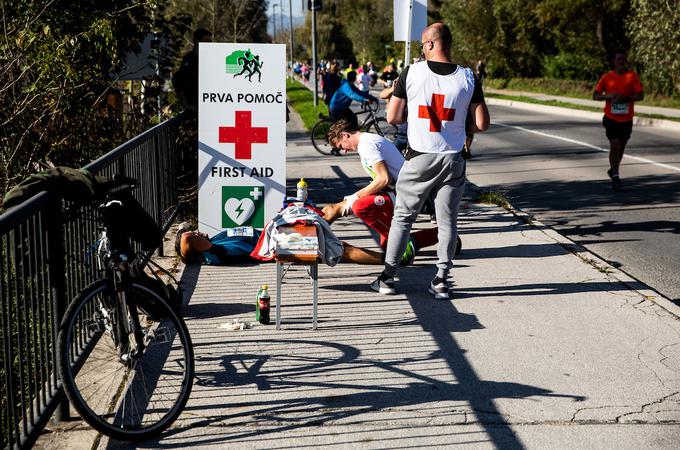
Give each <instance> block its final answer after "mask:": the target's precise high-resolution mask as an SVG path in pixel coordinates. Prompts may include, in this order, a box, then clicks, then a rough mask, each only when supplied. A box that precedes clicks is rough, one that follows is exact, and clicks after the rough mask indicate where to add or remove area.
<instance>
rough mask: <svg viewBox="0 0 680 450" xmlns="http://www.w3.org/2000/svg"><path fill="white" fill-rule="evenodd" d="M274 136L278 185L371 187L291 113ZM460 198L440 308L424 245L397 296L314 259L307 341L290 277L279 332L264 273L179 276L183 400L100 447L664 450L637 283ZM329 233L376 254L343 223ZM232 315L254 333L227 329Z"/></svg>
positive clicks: (300, 297)
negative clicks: (184, 338)
mask: <svg viewBox="0 0 680 450" xmlns="http://www.w3.org/2000/svg"><path fill="white" fill-rule="evenodd" d="M294 116H295V115H294ZM288 136H289V142H288V147H287V151H288V177H289V182H288V186H289V188H292V187H293V186H294V184H295V181H296V180H297V179H298V178H299V177H305V179H307V180H308V182H309V184H310V197H311V199H313V200H315V201H317V202H319V203H321V202H326V201H332V200H338V199H341V198H342V196H343V195H346V194H348V193H351V192H354V190H355V189H356V187H357V186H362V185H364V184H365V183H367V182H368V179H367V178H366V176H365V174H364V173H363V170H362V169H361V167H360V165H359V161H358V158H357V157H356V155H352V156H343V157H337V158H334V157H324V156H321V155H319V154H317V153H316V152H315V151H314V150H313V149H312V147H311V146H310V145H309V138H308V137H307V135H306V133H304V132H302V131H301V124H300V123H299V121H298V118H297V116H295V117H294V120H293V121H292V122H291V124H289V135H288ZM473 194H474V193H473V192H472V190H471V189H469V190H468V193H467V196H466V198H465V200H464V205H463V208H462V211H461V212H462V214H461V218H460V227H461V236H462V239H463V246H464V249H463V254H462V255H461V257H460V259H457V260H456V261H455V269H454V272H453V275H454V277H455V288H454V296H453V299H452V300H451V301H446V302H441V301H435V300H433V299H432V297H431V296H430V295H429V294H428V293H427V292H426V286H427V283H428V282H429V280H430V278H431V277H432V275H433V271H434V269H433V264H434V262H435V261H436V255H435V249H434V248H429V249H424V250H423V251H421V253H420V254H419V255H418V256H417V258H416V261H415V264H414V265H413V266H412V267H408V268H404V269H402V270H400V272H399V277H400V281H399V282H398V284H397V287H398V294H397V295H394V296H381V295H379V294H376V293H374V292H372V291H370V289H369V288H368V285H369V283H370V282H371V281H372V280H373V279H374V278H375V277H376V276H377V275H378V273H379V272H380V271H381V269H382V268H381V267H378V266H359V265H354V264H342V263H341V264H339V265H338V266H336V267H332V268H331V267H326V266H321V267H320V275H319V278H320V281H319V298H320V301H319V328H318V329H317V330H316V331H313V330H312V329H311V323H310V322H311V313H312V311H311V288H310V286H309V283H308V281H307V279H306V278H305V277H306V274H305V273H304V272H303V270H302V268H297V269H294V272H291V273H289V274H288V275H287V277H286V280H287V282H286V284H285V285H284V289H283V302H282V303H283V308H282V316H283V319H284V323H283V329H282V330H281V331H276V330H275V329H274V325H270V326H263V325H260V324H258V323H255V321H254V318H255V296H256V293H257V290H258V287H259V286H260V285H261V284H269V285H270V286H275V277H276V275H275V274H276V270H275V266H274V264H261V265H250V266H226V267H211V266H195V265H194V266H188V267H187V268H186V269H185V271H184V273H183V277H182V279H183V284H184V286H185V288H187V289H189V291H190V293H191V294H192V295H191V299H190V301H189V304H188V305H187V306H186V308H185V310H184V312H185V316H186V318H187V323H188V325H189V328H190V331H191V335H192V338H193V342H194V346H195V353H196V365H197V370H196V382H195V386H194V390H193V393H192V397H191V399H190V400H189V403H188V405H187V408H186V410H185V411H184V413H183V414H182V415H181V417H180V420H178V421H177V422H176V423H175V424H174V425H173V427H172V428H171V429H170V430H169V431H167V432H166V433H164V434H163V435H162V436H161V438H160V439H158V440H156V441H149V442H145V443H142V444H138V445H131V444H125V443H119V442H114V441H108V440H106V439H104V440H102V442H101V443H100V445H99V448H159V447H166V448H168V447H172V448H178V447H179V448H269V449H271V448H281V449H282V448H304V447H309V448H311V447H321V446H325V447H330V446H333V447H335V448H344V447H352V448H406V447H408V448H416V447H428V448H430V447H439V448H443V447H448V446H453V445H461V446H462V447H461V448H466V449H467V448H480V449H486V448H502V449H520V448H528V449H546V448H551V449H568V448H574V449H589V448H592V449H608V448H611V449H640V448H663V449H675V448H677V447H678V442H680V377H679V376H678V374H679V371H680V323H679V322H678V319H677V317H676V316H675V315H673V314H671V313H669V312H668V311H667V310H666V309H664V308H662V307H661V306H659V304H657V303H655V302H654V301H651V300H650V299H651V298H652V297H653V296H655V294H654V293H653V292H650V291H648V290H646V288H645V286H642V285H640V284H639V283H637V282H635V281H634V280H626V279H624V278H621V279H623V281H625V282H626V283H623V282H621V281H619V279H618V278H617V277H622V275H621V274H620V273H618V272H616V271H615V270H614V269H611V268H608V267H607V266H605V265H604V263H601V262H597V261H595V260H590V258H591V257H590V256H589V255H587V254H578V253H579V251H578V249H576V250H575V251H576V253H577V254H575V253H572V252H570V251H568V250H567V248H569V246H570V242H569V241H566V240H565V239H563V238H561V237H559V236H558V235H556V234H555V233H554V232H552V230H550V229H546V228H545V227H543V226H542V225H540V224H534V225H528V224H527V223H525V221H524V220H522V219H521V218H519V217H518V216H516V215H513V214H511V213H509V212H508V211H506V210H504V209H500V208H497V207H492V206H483V205H479V204H475V203H472V201H471V196H473ZM417 226H418V227H429V226H431V224H430V223H429V222H426V221H422V222H420V223H418V225H417ZM333 229H334V230H335V231H336V232H337V234H338V236H339V237H340V238H341V239H343V240H347V241H349V242H351V243H353V244H355V245H359V246H363V247H366V248H372V249H377V248H378V246H377V244H376V241H375V239H373V238H372V236H371V235H370V233H369V232H368V229H367V228H366V227H365V226H364V225H363V224H361V223H360V222H358V221H357V220H340V221H338V222H336V223H335V224H334V225H333ZM192 290H193V292H191V291H192ZM271 295H272V298H273V297H274V292H272V293H271ZM654 300H657V299H654ZM658 301H659V302H660V303H661V304H663V305H665V303H664V302H663V299H661V300H658ZM670 307H671V308H672V305H671V306H670ZM234 320H238V321H241V322H248V323H251V324H253V328H251V329H245V330H242V331H230V329H229V327H228V325H229V324H230V323H231V322H232V321H234Z"/></svg>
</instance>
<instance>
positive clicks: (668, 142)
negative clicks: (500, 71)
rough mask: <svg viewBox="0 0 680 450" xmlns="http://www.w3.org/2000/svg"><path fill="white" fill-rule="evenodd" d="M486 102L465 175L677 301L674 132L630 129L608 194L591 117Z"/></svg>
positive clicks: (679, 164) (600, 137)
mask: <svg viewBox="0 0 680 450" xmlns="http://www.w3.org/2000/svg"><path fill="white" fill-rule="evenodd" d="M490 110H491V115H492V126H491V128H490V129H489V130H488V131H487V132H486V133H482V134H478V135H477V136H476V139H475V143H474V145H473V148H472V151H473V159H472V160H471V161H469V163H468V179H469V180H470V181H471V182H473V183H474V184H476V185H477V186H479V187H480V188H484V189H492V190H496V191H502V192H504V193H505V194H506V196H507V197H508V198H509V200H510V202H511V203H512V204H513V206H515V207H516V208H518V209H521V210H523V211H525V212H527V213H530V214H532V215H534V216H535V217H536V218H537V219H539V220H540V221H541V222H543V223H545V224H546V225H549V226H551V227H553V228H554V229H556V230H557V231H559V232H560V233H561V234H562V235H564V236H567V237H569V238H570V239H572V240H573V241H575V242H577V243H579V244H581V245H583V246H585V247H586V248H587V249H588V250H590V251H591V252H593V253H595V254H597V255H598V256H600V257H601V258H602V259H605V260H607V261H609V262H610V263H611V264H612V265H614V266H616V267H619V268H620V269H621V270H623V271H625V272H627V273H628V274H629V275H632V276H633V277H635V278H637V279H638V280H640V281H642V282H643V283H645V284H647V285H648V286H650V287H651V288H652V289H654V290H656V291H658V292H660V293H661V294H663V295H664V296H666V297H668V298H669V299H671V300H673V301H674V302H675V303H678V304H680V239H679V235H680V132H677V131H669V130H664V129H659V128H651V127H634V129H633V136H632V137H631V140H630V141H629V143H628V146H627V148H626V156H625V157H624V160H623V162H622V167H621V179H622V182H623V188H622V189H621V190H620V191H618V192H614V191H612V189H611V183H610V180H609V178H608V177H607V174H606V170H607V169H608V168H609V162H608V153H607V152H606V150H607V149H608V146H609V143H608V141H607V139H606V137H605V134H604V129H603V128H602V125H601V124H600V123H599V122H597V121H593V120H592V119H581V118H574V117H568V116H561V115H551V114H546V113H536V112H531V111H526V110H522V109H517V108H509V107H502V106H492V107H490ZM546 270H550V268H549V267H546Z"/></svg>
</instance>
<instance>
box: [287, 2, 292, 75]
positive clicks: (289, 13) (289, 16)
mask: <svg viewBox="0 0 680 450" xmlns="http://www.w3.org/2000/svg"><path fill="white" fill-rule="evenodd" d="M288 18H289V19H290V78H291V79H292V78H293V0H288Z"/></svg>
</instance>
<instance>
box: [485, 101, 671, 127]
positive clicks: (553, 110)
mask: <svg viewBox="0 0 680 450" xmlns="http://www.w3.org/2000/svg"><path fill="white" fill-rule="evenodd" d="M486 103H487V104H488V105H497V106H508V107H510V108H520V109H525V110H528V111H534V112H542V113H549V114H560V115H568V116H571V117H581V118H584V119H592V120H597V121H598V122H599V121H601V120H602V114H603V113H601V112H594V111H583V110H580V109H572V108H565V107H562V106H550V105H539V104H537V103H527V102H520V101H517V100H506V99H502V98H493V97H489V98H487V99H486ZM633 124H634V125H640V126H646V127H655V128H665V129H669V130H675V131H680V122H675V121H672V120H665V119H653V118H650V117H640V116H635V117H633Z"/></svg>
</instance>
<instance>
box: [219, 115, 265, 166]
mask: <svg viewBox="0 0 680 450" xmlns="http://www.w3.org/2000/svg"><path fill="white" fill-rule="evenodd" d="M235 115H236V117H235V120H234V126H233V127H220V128H219V137H218V140H219V142H220V143H223V144H224V143H233V144H235V145H234V147H235V149H236V153H235V155H234V158H236V159H251V158H252V156H253V155H252V153H253V152H252V150H253V148H252V147H253V144H266V143H267V142H268V132H267V127H253V126H251V119H252V111H236V113H235Z"/></svg>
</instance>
